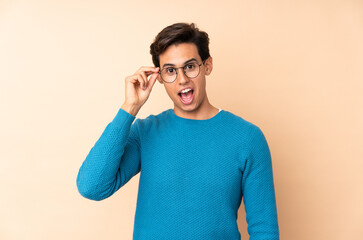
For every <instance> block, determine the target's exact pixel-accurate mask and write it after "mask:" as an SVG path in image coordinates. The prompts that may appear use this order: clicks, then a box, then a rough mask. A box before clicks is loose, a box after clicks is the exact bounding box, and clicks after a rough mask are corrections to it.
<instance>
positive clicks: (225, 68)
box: [0, 0, 363, 240]
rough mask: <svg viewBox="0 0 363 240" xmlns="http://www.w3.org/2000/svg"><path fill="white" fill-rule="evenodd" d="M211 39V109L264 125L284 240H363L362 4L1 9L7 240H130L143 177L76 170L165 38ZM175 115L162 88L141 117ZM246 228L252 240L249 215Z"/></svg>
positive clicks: (0, 227) (2, 205) (72, 4)
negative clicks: (89, 181)
mask: <svg viewBox="0 0 363 240" xmlns="http://www.w3.org/2000/svg"><path fill="white" fill-rule="evenodd" d="M179 21H186V22H195V23H197V26H199V27H200V28H201V29H202V30H205V31H207V32H208V33H209V35H210V39H211V43H210V50H211V55H212V56H213V57H214V70H213V72H212V74H211V75H210V76H209V77H208V78H207V91H208V93H209V94H208V96H209V99H210V101H211V103H212V104H213V105H215V106H216V107H219V108H222V109H224V110H228V111H231V112H233V113H235V114H236V115H239V116H241V117H243V118H245V119H246V120H248V121H251V122H253V123H255V124H256V125H258V126H260V128H261V129H262V130H263V132H264V134H265V136H266V138H267V140H268V143H269V146H270V150H271V154H272V161H273V170H274V181H275V188H276V197H277V208H278V218H279V225H280V232H281V239H283V240H306V239H309V240H321V239H329V240H333V239H339V240H343V239H351V240H353V239H356V240H358V239H363V206H362V203H363V191H362V190H363V189H362V182H363V175H362V170H363V162H362V160H363V144H362V143H363V141H362V139H363V128H362V123H363V112H362V109H363V97H362V95H363V94H362V93H363V1H353V0H336V1H331V0H326V1H321V0H318V1H317V0H311V1H310V0H309V1H287V0H286V1H284V0H275V1H214V2H211V1H202V0H197V1H184V2H183V1H175V2H172V1H146V0H145V1H101V0H98V1H96V0H94V1H79V0H78V1H74V0H72V1H70V0H63V1H55V0H53V1H50V0H43V1H41V0H33V1H30V0H29V1H20V0H19V1H16V0H14V1H7V0H5V1H4V0H2V1H0V84H1V85H0V109H1V111H0V121H1V125H0V133H1V138H0V147H1V151H0V159H1V168H0V191H1V198H0V239H4V240H12V239H52V240H55V239H131V237H132V231H133V220H134V211H135V207H136V198H137V187H138V181H139V174H138V175H136V176H135V177H134V178H132V179H131V180H130V182H128V183H127V184H126V185H125V186H124V187H123V188H121V189H120V190H119V191H118V192H116V193H115V194H114V195H113V196H111V197H110V198H108V199H106V200H104V201H101V202H95V201H91V200H87V199H85V198H83V197H82V196H81V195H80V194H79V193H78V191H77V188H76V176H77V173H78V169H79V167H80V165H81V164H82V162H83V160H84V159H85V157H86V155H87V154H88V152H89V150H90V149H91V147H92V146H93V144H94V143H95V141H97V139H98V138H99V136H100V135H101V133H102V132H103V130H104V128H105V127H106V125H107V124H108V123H109V122H110V121H111V120H112V119H113V117H114V116H115V114H116V113H117V111H118V108H119V107H120V106H121V105H122V103H123V101H124V78H125V77H126V76H127V75H130V74H132V73H134V72H135V71H136V70H137V69H138V68H139V67H140V66H141V65H152V61H151V56H150V55H149V45H150V43H151V42H152V40H153V38H154V37H155V35H156V34H157V33H158V32H159V31H160V30H161V29H162V28H164V27H165V26H167V25H170V24H172V23H175V22H179ZM167 108H172V102H171V100H170V99H169V97H168V96H167V94H166V92H165V89H164V87H163V86H162V85H161V84H159V83H158V82H157V83H156V84H155V85H154V89H153V91H152V93H151V95H150V97H149V100H148V101H147V102H146V104H145V105H144V107H143V108H142V109H141V111H140V112H139V114H138V116H137V117H139V118H144V117H146V116H148V115H149V114H157V113H159V112H161V111H163V110H165V109H167ZM238 225H239V228H240V231H241V233H242V239H248V234H247V231H246V226H247V225H246V223H245V213H244V206H243V203H242V205H241V208H240V210H239V220H238Z"/></svg>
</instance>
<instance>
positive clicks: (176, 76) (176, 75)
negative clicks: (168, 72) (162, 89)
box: [158, 59, 207, 83]
mask: <svg viewBox="0 0 363 240" xmlns="http://www.w3.org/2000/svg"><path fill="white" fill-rule="evenodd" d="M206 60H207V59H205V60H204V61H202V63H201V64H198V63H197V65H198V66H199V72H198V74H197V76H195V77H192V78H191V77H188V76H187V75H186V73H185V70H184V68H185V67H186V66H188V63H187V64H185V65H184V66H183V67H178V68H175V67H172V68H173V69H175V72H176V74H175V79H174V81H172V82H167V81H165V80H164V79H163V77H162V76H161V71H163V70H164V69H165V68H167V67H165V68H163V69H161V70H159V72H158V73H159V74H160V78H161V80H163V81H164V82H166V83H173V82H175V80H176V79H177V78H178V71H177V70H178V69H179V68H183V73H184V75H185V76H186V77H187V78H190V79H193V78H196V77H198V76H199V73H200V66H202V65H204V63H205V61H206Z"/></svg>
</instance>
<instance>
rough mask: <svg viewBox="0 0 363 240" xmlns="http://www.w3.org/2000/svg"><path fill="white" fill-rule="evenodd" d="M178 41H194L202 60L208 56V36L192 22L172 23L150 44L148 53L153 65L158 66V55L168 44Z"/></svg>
mask: <svg viewBox="0 0 363 240" xmlns="http://www.w3.org/2000/svg"><path fill="white" fill-rule="evenodd" d="M178 43H194V44H195V45H196V46H197V48H198V53H199V56H200V57H201V59H202V61H204V60H206V59H207V58H209V56H210V55H209V46H208V45H209V37H208V34H207V33H206V32H203V31H200V30H199V29H198V28H197V27H196V26H195V24H194V23H191V24H188V23H174V24H172V25H170V26H167V27H165V28H164V29H163V30H162V31H161V32H160V33H159V34H158V35H157V36H156V37H155V39H154V42H153V43H152V44H151V45H150V54H151V56H152V60H153V63H154V65H155V67H160V61H159V55H160V54H162V53H163V52H164V51H165V50H166V49H167V48H168V47H169V46H170V45H173V44H178Z"/></svg>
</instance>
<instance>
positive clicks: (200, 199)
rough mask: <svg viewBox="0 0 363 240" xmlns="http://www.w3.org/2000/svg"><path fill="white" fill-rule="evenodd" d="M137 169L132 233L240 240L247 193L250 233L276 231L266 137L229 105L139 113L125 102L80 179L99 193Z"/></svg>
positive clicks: (171, 239) (151, 238) (255, 238)
mask: <svg viewBox="0 0 363 240" xmlns="http://www.w3.org/2000/svg"><path fill="white" fill-rule="evenodd" d="M135 119H136V120H135ZM134 120H135V122H134ZM139 172H140V181H139V189H138V196H137V204H136V212H135V218H134V229H133V239H134V240H164V239H165V240H166V239H167V240H179V239H180V240H237V239H238V240H239V239H241V235H240V233H239V231H238V226H237V213H238V208H239V206H240V204H241V200H242V199H243V202H244V205H245V211H246V221H247V223H248V227H247V230H248V233H249V235H250V240H277V239H279V226H278V221H277V208H276V200H275V190H274V182H273V174H272V161H271V155H270V150H269V147H268V144H267V141H266V139H265V137H264V134H263V133H262V131H261V130H260V128H259V127H258V126H256V125H254V124H252V123H250V122H248V121H246V120H244V119H243V118H241V117H238V116H236V115H234V114H232V113H231V112H228V111H226V110H221V111H219V113H218V114H216V115H215V116H214V117H212V118H209V119H206V120H196V119H187V118H182V117H179V116H178V115H176V114H175V113H174V110H173V109H168V110H165V111H163V112H161V113H160V114H158V115H149V116H148V117H147V118H144V119H140V118H136V117H135V116H133V115H131V114H130V113H128V112H126V111H125V110H123V109H122V108H120V109H119V110H118V112H117V115H116V116H115V117H114V119H113V120H112V122H110V123H109V124H108V125H107V126H106V128H105V130H104V132H103V133H102V135H101V137H100V138H99V139H98V141H97V142H96V143H95V145H94V146H93V147H92V149H91V150H90V152H89V153H88V155H87V157H86V159H85V160H84V162H83V164H82V166H81V167H80V169H79V172H78V176H77V187H78V190H79V192H80V194H81V195H82V196H84V197H85V198H88V199H92V200H96V201H99V200H102V199H105V198H108V197H110V196H111V195H112V194H114V193H115V192H116V191H117V190H118V189H120V188H121V187H122V186H123V185H125V184H126V183H127V182H128V181H129V180H130V179H131V178H132V177H133V176H135V175H136V174H137V173H139ZM242 197H243V198H242Z"/></svg>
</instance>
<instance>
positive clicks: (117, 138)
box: [77, 108, 140, 201]
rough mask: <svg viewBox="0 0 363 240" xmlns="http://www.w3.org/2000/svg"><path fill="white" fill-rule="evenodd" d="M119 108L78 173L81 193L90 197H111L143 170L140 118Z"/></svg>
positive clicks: (98, 198)
mask: <svg viewBox="0 0 363 240" xmlns="http://www.w3.org/2000/svg"><path fill="white" fill-rule="evenodd" d="M134 119H135V116H133V115H131V114H130V113H128V112H126V111H125V110H123V109H122V108H120V109H119V111H118V113H117V115H116V116H115V118H114V119H113V120H112V122H110V123H109V124H108V125H107V126H106V128H105V130H104V132H103V133H102V135H101V137H100V138H99V139H98V140H97V142H96V143H95V145H94V146H93V147H92V149H91V150H90V152H89V153H88V155H87V157H86V159H85V160H84V162H83V164H82V166H81V167H80V169H79V172H78V176H77V187H78V191H79V193H80V194H81V195H82V196H83V197H85V198H88V199H91V200H96V201H100V200H103V199H105V198H108V197H109V196H111V195H112V194H113V193H115V192H116V191H117V190H118V189H119V188H121V187H122V186H123V185H125V184H126V183H127V182H128V181H129V180H130V179H131V178H132V177H133V176H134V175H136V174H137V173H138V172H140V148H139V137H138V130H137V125H138V121H140V120H139V119H136V121H135V123H134V124H132V122H133V121H134Z"/></svg>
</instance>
